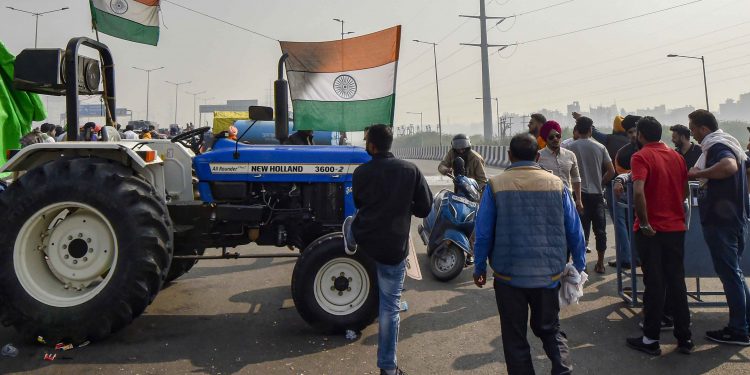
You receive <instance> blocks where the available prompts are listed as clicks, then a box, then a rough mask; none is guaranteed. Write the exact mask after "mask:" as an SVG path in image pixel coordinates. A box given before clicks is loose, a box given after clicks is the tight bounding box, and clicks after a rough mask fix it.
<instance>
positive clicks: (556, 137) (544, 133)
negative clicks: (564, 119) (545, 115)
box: [537, 121, 583, 212]
mask: <svg viewBox="0 0 750 375" xmlns="http://www.w3.org/2000/svg"><path fill="white" fill-rule="evenodd" d="M539 136H540V137H542V138H543V139H544V140H545V141H546V142H547V146H546V147H545V148H543V149H541V150H540V151H539V160H538V161H537V163H539V165H540V166H541V167H542V168H544V169H546V170H549V171H551V172H552V174H554V175H555V176H557V177H560V179H561V180H562V181H563V184H564V185H565V187H566V188H568V190H569V191H571V192H572V194H573V199H574V200H575V201H576V209H577V210H578V212H582V211H583V204H582V203H581V175H580V173H579V171H578V160H577V159H576V154H575V153H573V151H570V150H566V149H564V148H562V147H560V144H561V143H562V128H561V127H560V124H558V123H557V121H547V122H545V123H544V125H542V128H541V130H540V131H539Z"/></svg>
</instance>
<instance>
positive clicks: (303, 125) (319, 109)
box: [292, 95, 395, 132]
mask: <svg viewBox="0 0 750 375" xmlns="http://www.w3.org/2000/svg"><path fill="white" fill-rule="evenodd" d="M394 104H395V95H389V96H386V97H382V98H379V99H371V100H357V101H350V102H322V101H315V100H294V101H292V105H293V107H294V128H295V129H297V130H325V131H347V132H349V131H362V130H364V129H365V128H366V127H368V126H370V125H374V124H386V125H393V108H394Z"/></svg>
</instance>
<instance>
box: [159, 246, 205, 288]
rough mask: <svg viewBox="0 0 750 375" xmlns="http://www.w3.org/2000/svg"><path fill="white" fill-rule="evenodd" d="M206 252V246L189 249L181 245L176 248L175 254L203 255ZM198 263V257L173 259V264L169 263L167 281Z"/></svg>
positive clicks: (186, 271)
mask: <svg viewBox="0 0 750 375" xmlns="http://www.w3.org/2000/svg"><path fill="white" fill-rule="evenodd" d="M205 252H206V249H205V248H201V249H187V248H181V247H180V246H179V245H178V246H176V247H175V249H174V255H203V254H204V253H205ZM196 263H198V259H172V264H170V265H169V272H167V279H166V280H165V282H172V281H174V280H176V279H177V278H178V277H180V276H182V275H184V274H186V273H188V272H189V271H190V270H191V269H192V268H193V266H194V265H195V264H196Z"/></svg>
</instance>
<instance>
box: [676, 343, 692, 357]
mask: <svg viewBox="0 0 750 375" xmlns="http://www.w3.org/2000/svg"><path fill="white" fill-rule="evenodd" d="M694 349H695V344H693V340H685V341H680V342H678V343H677V351H678V352H680V353H682V354H690V353H692V352H693V350H694Z"/></svg>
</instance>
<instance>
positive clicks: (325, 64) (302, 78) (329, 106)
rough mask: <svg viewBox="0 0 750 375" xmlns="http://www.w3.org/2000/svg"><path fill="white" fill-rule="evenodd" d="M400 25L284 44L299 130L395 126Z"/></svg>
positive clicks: (356, 129)
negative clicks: (340, 37) (344, 36)
mask: <svg viewBox="0 0 750 375" xmlns="http://www.w3.org/2000/svg"><path fill="white" fill-rule="evenodd" d="M400 42H401V26H395V27H392V28H390V29H386V30H382V31H379V32H376V33H372V34H368V35H363V36H359V37H356V38H351V39H344V40H336V41H329V42H281V50H282V51H283V52H284V53H288V54H289V58H288V59H287V60H286V70H287V76H288V78H289V90H290V92H291V95H292V107H293V110H294V128H295V129H298V130H327V131H359V130H363V129H364V128H366V127H368V126H370V125H374V124H387V125H393V113H394V105H395V87H396V67H397V63H398V55H399V46H400Z"/></svg>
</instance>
